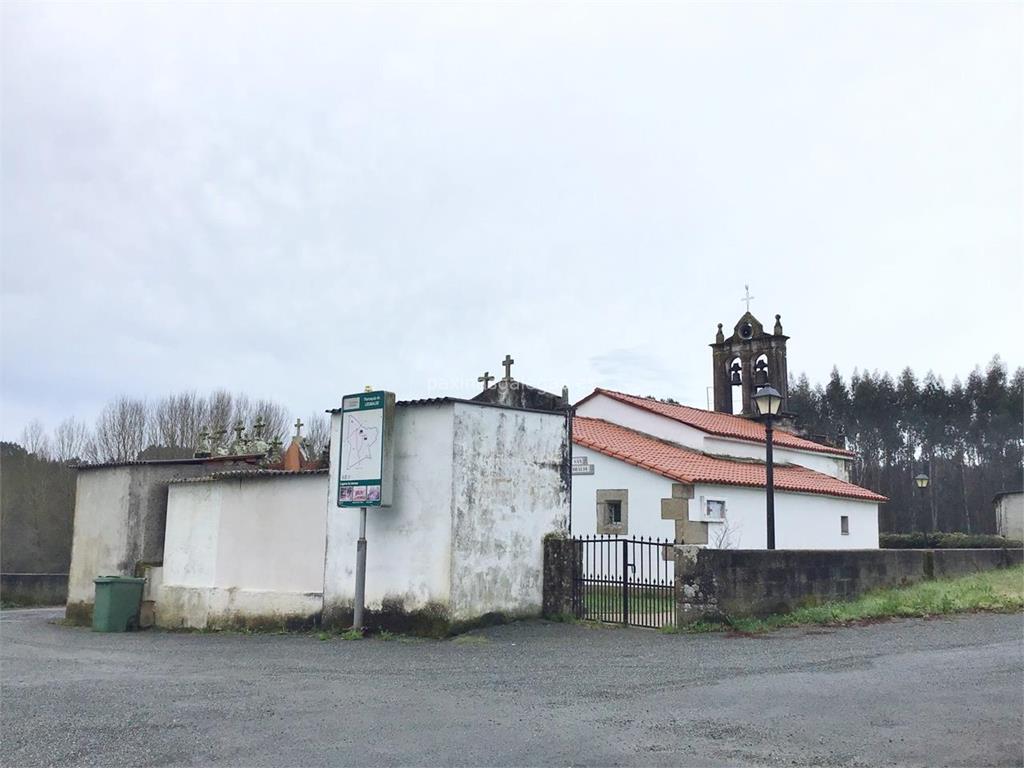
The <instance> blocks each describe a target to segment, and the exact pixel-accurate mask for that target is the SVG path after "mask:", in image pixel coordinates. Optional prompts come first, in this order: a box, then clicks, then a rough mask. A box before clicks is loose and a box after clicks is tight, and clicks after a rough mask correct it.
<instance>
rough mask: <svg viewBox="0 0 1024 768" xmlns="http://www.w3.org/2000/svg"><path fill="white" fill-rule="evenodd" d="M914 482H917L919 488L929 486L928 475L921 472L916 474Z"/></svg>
mask: <svg viewBox="0 0 1024 768" xmlns="http://www.w3.org/2000/svg"><path fill="white" fill-rule="evenodd" d="M914 482H915V483H917V487H918V488H927V487H928V475H925V474H920V475H915V476H914Z"/></svg>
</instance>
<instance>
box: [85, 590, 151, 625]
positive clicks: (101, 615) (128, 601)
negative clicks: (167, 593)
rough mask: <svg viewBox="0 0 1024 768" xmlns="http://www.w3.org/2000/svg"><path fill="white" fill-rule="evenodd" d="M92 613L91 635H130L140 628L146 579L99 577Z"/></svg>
mask: <svg viewBox="0 0 1024 768" xmlns="http://www.w3.org/2000/svg"><path fill="white" fill-rule="evenodd" d="M93 583H95V584H96V603H95V604H94V606H93V609H92V631H93V632H130V631H132V630H135V629H138V628H139V607H140V606H141V605H142V587H143V585H144V584H145V583H146V580H145V579H141V578H135V577H133V576H99V577H97V578H95V579H93Z"/></svg>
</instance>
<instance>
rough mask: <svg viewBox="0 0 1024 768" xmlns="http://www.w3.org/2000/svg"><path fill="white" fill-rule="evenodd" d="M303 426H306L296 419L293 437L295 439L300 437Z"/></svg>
mask: <svg viewBox="0 0 1024 768" xmlns="http://www.w3.org/2000/svg"><path fill="white" fill-rule="evenodd" d="M304 426H306V425H305V424H303V423H302V419H296V420H295V436H296V437H302V428H303V427H304Z"/></svg>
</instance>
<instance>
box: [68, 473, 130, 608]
mask: <svg viewBox="0 0 1024 768" xmlns="http://www.w3.org/2000/svg"><path fill="white" fill-rule="evenodd" d="M130 488H131V467H111V468H109V469H95V470H91V471H88V472H79V473H78V481H77V487H76V492H75V530H74V535H73V536H72V539H71V568H70V570H69V571H68V604H69V605H72V604H87V605H89V606H91V605H92V603H93V601H94V599H95V587H94V584H93V579H95V578H96V577H97V576H113V575H121V576H130V575H131V574H132V572H133V571H134V569H135V561H136V560H138V559H139V557H140V556H141V554H142V553H141V552H139V551H136V552H129V549H128V525H129V517H130V515H131V514H132V503H131V500H130V498H129V491H130ZM68 618H74V617H73V616H71V615H70V614H69V616H68ZM83 618H84V617H83ZM90 618H91V616H90Z"/></svg>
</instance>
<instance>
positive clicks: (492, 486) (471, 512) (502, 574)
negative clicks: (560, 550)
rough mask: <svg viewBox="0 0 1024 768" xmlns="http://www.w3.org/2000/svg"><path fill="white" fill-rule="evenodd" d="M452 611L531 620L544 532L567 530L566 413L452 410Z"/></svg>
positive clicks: (536, 606) (536, 608)
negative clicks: (503, 614) (565, 473)
mask: <svg viewBox="0 0 1024 768" xmlns="http://www.w3.org/2000/svg"><path fill="white" fill-rule="evenodd" d="M454 432H455V440H454V462H453V482H452V487H453V500H452V502H453V520H452V559H451V596H450V608H451V617H452V619H453V620H456V621H460V620H469V619H473V618H476V617H478V616H481V615H483V614H486V613H494V612H501V613H507V614H516V615H537V614H539V613H540V611H541V603H542V599H543V549H542V547H541V541H542V540H543V538H544V536H545V535H546V534H548V533H552V532H555V531H563V532H564V531H567V530H568V518H569V501H570V489H569V487H567V485H566V483H565V478H564V475H563V470H564V468H565V467H566V466H567V465H568V463H569V460H570V457H569V447H568V446H569V442H568V441H569V435H568V426H567V420H566V418H565V415H564V414H558V413H538V412H533V411H523V410H513V409H505V408H486V407H480V406H471V405H466V404H462V403H457V404H456V405H455V406H454Z"/></svg>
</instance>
